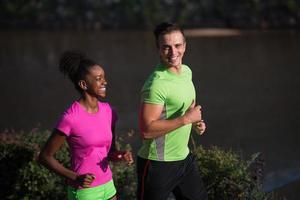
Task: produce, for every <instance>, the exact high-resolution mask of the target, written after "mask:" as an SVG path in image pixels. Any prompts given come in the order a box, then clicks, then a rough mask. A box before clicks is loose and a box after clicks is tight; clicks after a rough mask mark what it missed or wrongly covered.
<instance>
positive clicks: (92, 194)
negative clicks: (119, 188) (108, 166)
mask: <svg viewBox="0 0 300 200" xmlns="http://www.w3.org/2000/svg"><path fill="white" fill-rule="evenodd" d="M115 195H116V188H115V185H114V182H113V180H111V181H109V182H107V183H105V184H103V185H99V186H97V187H92V188H84V189H76V188H73V187H70V186H69V187H68V200H107V199H110V198H112V197H113V196H115Z"/></svg>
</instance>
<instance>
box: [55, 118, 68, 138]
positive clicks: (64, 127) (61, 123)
mask: <svg viewBox="0 0 300 200" xmlns="http://www.w3.org/2000/svg"><path fill="white" fill-rule="evenodd" d="M71 125H72V117H71V116H70V114H68V113H67V112H64V113H63V114H62V116H61V117H60V119H59V120H58V122H57V124H56V126H55V128H56V129H57V130H59V131H61V132H62V133H64V134H65V135H66V136H69V135H70V134H71V130H72V126H71Z"/></svg>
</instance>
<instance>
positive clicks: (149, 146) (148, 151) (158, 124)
mask: <svg viewBox="0 0 300 200" xmlns="http://www.w3.org/2000/svg"><path fill="white" fill-rule="evenodd" d="M154 35H155V38H156V45H157V49H158V53H159V58H160V63H159V65H158V66H157V67H156V69H155V71H154V72H153V73H152V74H151V75H150V77H149V78H148V79H147V80H146V82H145V84H144V86H143V88H142V91H141V97H142V104H141V109H140V115H139V124H140V129H141V134H142V137H143V145H142V147H141V149H140V150H139V152H138V158H137V173H138V192H137V196H138V199H139V200H166V199H167V198H168V196H169V195H170V193H171V192H173V194H174V195H175V197H176V199H177V200H181V199H182V200H184V199H189V200H203V199H207V194H206V190H205V188H204V186H203V183H202V180H201V177H200V175H199V172H198V169H197V165H196V159H195V156H193V155H192V154H191V153H190V152H189V148H188V141H189V137H190V131H191V127H192V125H193V126H194V127H195V129H196V131H197V132H198V133H199V134H203V133H204V131H205V123H204V121H203V120H202V116H201V107H200V106H199V105H197V106H195V96H196V95H195V88H194V85H193V83H192V72H191V70H190V69H189V67H188V66H186V65H183V64H182V58H183V56H184V52H185V49H186V41H185V37H184V33H183V31H182V29H181V28H180V27H178V26H177V25H176V24H172V23H162V24H160V25H158V26H157V27H156V28H155V30H154Z"/></svg>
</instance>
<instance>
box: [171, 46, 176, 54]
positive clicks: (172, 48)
mask: <svg viewBox="0 0 300 200" xmlns="http://www.w3.org/2000/svg"><path fill="white" fill-rule="evenodd" d="M175 53H176V48H175V47H171V48H170V55H174V54H175Z"/></svg>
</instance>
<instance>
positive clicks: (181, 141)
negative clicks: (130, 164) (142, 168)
mask: <svg viewBox="0 0 300 200" xmlns="http://www.w3.org/2000/svg"><path fill="white" fill-rule="evenodd" d="M195 97H196V95H195V88H194V85H193V82H192V71H191V70H190V68H189V67H188V66H186V65H182V70H181V73H180V74H179V75H178V74H174V73H171V72H170V71H168V69H167V68H166V67H164V66H161V65H159V66H157V67H156V69H155V71H154V72H153V73H152V74H151V75H150V77H149V78H148V79H147V80H146V82H145V84H144V86H143V88H142V91H141V98H142V99H141V100H142V102H144V103H150V104H159V105H163V106H164V108H163V112H162V114H161V116H160V118H161V119H174V118H177V117H179V116H182V115H184V113H185V112H186V110H187V109H188V108H189V107H190V105H191V104H192V102H193V100H195ZM190 132H191V124H188V125H185V126H182V127H180V128H178V129H176V130H174V131H171V132H169V133H167V134H165V135H163V136H161V137H158V138H155V139H145V140H143V145H142V147H141V148H140V150H139V152H138V155H139V156H140V157H142V158H146V159H150V160H158V161H177V160H183V159H185V158H186V156H187V155H188V153H189V148H188V142H189V138H190Z"/></svg>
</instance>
